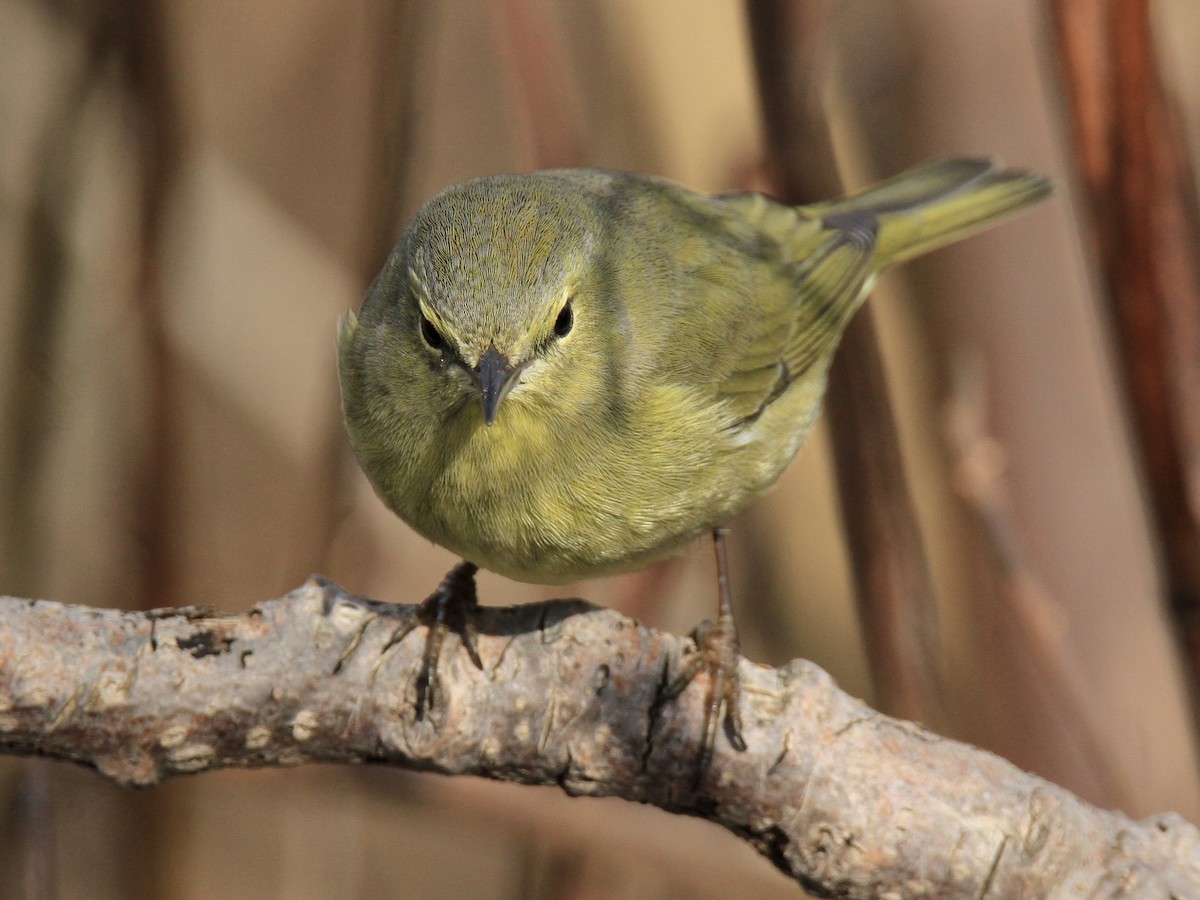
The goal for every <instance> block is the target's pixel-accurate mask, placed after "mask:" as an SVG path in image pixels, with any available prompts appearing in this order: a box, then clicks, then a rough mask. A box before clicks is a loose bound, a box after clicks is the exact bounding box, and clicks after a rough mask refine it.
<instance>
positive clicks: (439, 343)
mask: <svg viewBox="0 0 1200 900" xmlns="http://www.w3.org/2000/svg"><path fill="white" fill-rule="evenodd" d="M421 339H422V340H423V341H425V343H426V344H428V345H429V348H430V349H431V350H439V351H441V350H445V349H446V339H445V338H444V337H442V333H441V332H440V331H438V330H437V328H436V327H435V326H434V324H433V323H432V322H430V321H429V320H428V319H427V318H425V316H424V315H422V316H421Z"/></svg>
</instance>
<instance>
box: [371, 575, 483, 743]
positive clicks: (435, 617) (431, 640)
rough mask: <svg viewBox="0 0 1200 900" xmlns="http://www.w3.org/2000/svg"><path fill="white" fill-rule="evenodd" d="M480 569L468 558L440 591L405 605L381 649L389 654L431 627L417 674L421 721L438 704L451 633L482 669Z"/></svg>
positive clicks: (440, 587)
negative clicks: (440, 662) (445, 646)
mask: <svg viewBox="0 0 1200 900" xmlns="http://www.w3.org/2000/svg"><path fill="white" fill-rule="evenodd" d="M477 571H479V567H478V566H476V565H475V564H474V563H470V562H466V561H465V560H464V561H463V562H460V563H459V564H458V565H457V566H455V567H454V568H453V569H451V570H450V572H449V574H447V575H446V577H445V578H444V579H442V583H441V584H439V585H438V588H437V590H436V591H434V592H433V593H432V594H430V595H429V597H427V598H426V599H425V601H424V602H423V603H421V604H420V605H419V606H417V607H415V608H412V607H409V608H406V610H405V619H404V621H403V622H401V623H400V625H399V626H398V627H397V628H396V630H395V631H393V632H392V636H391V637H390V638H388V641H387V643H386V644H384V645H383V649H382V650H381V651H380V653H386V652H387V651H388V650H390V649H391V648H392V647H393V646H394V645H396V644H398V643H400V642H401V641H402V640H404V639H405V638H406V637H408V635H409V633H410V632H412V631H415V630H416V629H417V628H418V627H419V626H421V625H424V626H425V627H426V628H427V629H429V633H428V634H427V635H426V636H425V654H424V659H423V661H422V663H421V671H420V672H419V673H418V675H417V719H418V720H420V719H423V718H424V717H425V714H426V713H427V712H430V711H431V710H432V709H433V707H434V705H435V697H436V694H437V670H438V658H439V657H440V656H441V653H442V643H443V641H444V640H445V638H446V635H447V634H448V633H449V632H454V633H455V634H457V635H458V636H459V639H460V640H461V641H462V645H463V647H464V649H466V651H467V655H468V656H470V657H471V662H473V663H474V664H475V667H476V668H478V669H480V670H482V669H483V660H482V659H481V658H480V656H479V648H478V646H477V643H476V634H477V631H476V628H475V614H476V612H477V611H478V610H479V598H478V596H477V594H476V593H475V573H476V572H477Z"/></svg>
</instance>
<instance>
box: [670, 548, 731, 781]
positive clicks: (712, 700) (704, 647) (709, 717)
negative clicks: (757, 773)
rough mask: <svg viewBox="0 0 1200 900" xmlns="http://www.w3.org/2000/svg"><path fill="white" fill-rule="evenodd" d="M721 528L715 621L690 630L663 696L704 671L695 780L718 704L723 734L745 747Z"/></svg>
mask: <svg viewBox="0 0 1200 900" xmlns="http://www.w3.org/2000/svg"><path fill="white" fill-rule="evenodd" d="M725 533H726V531H725V529H724V528H714V529H713V549H714V551H715V552H716V557H717V621H716V622H712V621H709V620H707V619H706V620H705V621H703V622H701V623H700V624H699V625H698V626H697V627H696V631H695V632H694V637H695V641H696V652H695V654H693V655H692V656H691V657H690V658H689V659H688V661H687V662H686V663H685V664H684V665H683V667H682V668H681V669H680V671H679V674H678V675H676V676H675V678H674V679H673V680H672V681H671V683H670V684H669V685H667V688H666V691H665V692H664V696H665V698H666V699H667V700H674V699H675V698H676V697H678V696H679V695H680V694H682V693H683V691H684V689H686V688H687V686H688V685H689V684H691V683H692V681H693V679H695V677H696V676H697V675H699V674H700V673H701V672H707V673H708V691H707V693H706V694H705V700H704V743H703V745H702V746H701V750H700V765H699V769H698V771H697V780H698V779H699V778H700V777H702V776H703V775H704V772H705V771H706V770H707V769H708V765H709V763H710V762H711V761H712V756H713V751H714V750H715V748H716V744H717V729H718V728H719V723H720V722H721V708H722V707H724V708H725V719H724V722H725V735H726V737H727V738H728V739H729V743H730V745H731V746H732V747H733V748H734V749H735V750H738V751H743V750H745V749H746V741H745V739H744V738H743V737H742V715H741V711H740V709H739V707H738V704H739V701H740V697H741V686H740V684H739V682H738V673H737V666H738V659H739V658H740V657H741V653H740V652H739V649H738V636H737V626H736V625H735V624H734V622H733V603H732V601H731V600H730V596H729V562H728V560H727V559H726V555H725Z"/></svg>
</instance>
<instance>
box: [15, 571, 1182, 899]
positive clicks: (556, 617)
mask: <svg viewBox="0 0 1200 900" xmlns="http://www.w3.org/2000/svg"><path fill="white" fill-rule="evenodd" d="M407 609H408V608H407V607H398V606H392V605H390V604H385V603H379V602H376V601H372V600H367V599H363V598H359V597H355V596H353V595H350V594H347V593H345V592H344V591H343V590H342V589H341V588H339V587H337V586H336V585H334V584H332V583H331V582H328V581H325V580H324V579H320V578H314V579H312V580H310V581H309V582H308V583H306V584H305V585H304V586H302V587H300V588H299V589H297V590H296V591H293V592H292V593H291V594H289V595H288V596H286V597H283V598H280V599H278V600H271V601H268V602H266V603H263V604H262V605H260V606H258V607H256V608H255V609H253V610H251V611H250V612H248V613H246V614H244V615H240V616H223V615H216V614H213V613H211V612H208V611H205V610H199V609H194V608H189V609H180V610H157V611H152V612H149V613H141V612H122V611H117V610H108V609H92V608H88V607H80V606H67V605H63V604H58V603H52V602H47V601H33V600H20V599H14V598H0V623H2V625H0V751H2V752H5V753H10V754H19V755H33V754H40V755H44V756H50V757H54V758H57V759H64V760H70V761H73V762H76V763H80V764H82V765H85V766H89V767H91V768H94V769H96V770H97V771H99V772H100V773H102V774H104V775H105V776H107V777H109V778H111V779H113V780H114V781H116V782H118V783H120V784H123V785H128V786H134V787H148V786H151V785H155V784H158V783H159V782H161V781H163V780H164V779H166V778H167V777H169V776H172V775H179V774H193V773H198V772H203V771H207V770H211V769H218V768H225V767H249V766H286V765H297V764H300V763H305V762H342V763H362V762H372V763H385V764H388V765H394V766H399V767H402V768H408V769H415V770H426V771H435V772H441V773H444V774H447V775H453V774H465V773H469V774H475V775H483V776H486V777H489V778H495V779H499V780H504V781H516V782H522V783H529V784H557V785H559V786H561V787H562V788H563V790H565V791H566V792H567V793H569V794H575V795H591V796H600V795H613V796H620V797H624V798H626V799H629V800H637V801H640V802H643V803H652V804H654V805H656V806H660V807H662V808H664V809H667V810H671V811H674V812H679V813H686V814H689V815H695V816H701V817H704V818H707V819H710V820H712V821H714V822H717V823H719V824H721V825H723V826H725V827H726V828H728V829H729V830H730V831H732V832H734V833H735V834H737V835H738V836H740V837H742V838H743V839H745V840H747V841H749V842H750V843H751V844H752V845H754V846H755V847H756V848H757V849H758V850H759V851H760V852H762V853H763V854H764V855H766V856H767V857H768V858H769V859H770V860H771V861H772V862H773V863H775V865H776V866H778V867H779V868H780V869H782V870H783V871H785V872H787V873H788V874H790V875H791V876H792V877H794V878H796V879H797V880H798V881H799V882H800V883H802V884H803V885H804V886H805V887H806V888H808V889H809V890H810V891H813V892H815V893H817V894H819V895H823V896H845V897H871V896H880V895H882V894H885V893H887V892H889V891H891V892H897V893H899V894H903V895H904V896H910V897H912V896H938V897H950V896H983V895H985V894H987V895H993V896H1045V895H1050V894H1054V893H1056V892H1059V891H1065V890H1067V889H1068V888H1070V889H1071V890H1075V891H1079V893H1080V895H1081V896H1084V895H1086V896H1115V895H1116V894H1117V893H1118V892H1121V891H1124V892H1127V893H1125V894H1122V896H1128V895H1130V894H1135V895H1138V896H1143V895H1147V894H1150V893H1153V894H1154V895H1155V896H1165V895H1166V894H1168V893H1172V894H1174V895H1176V896H1184V895H1187V896H1200V834H1198V833H1197V831H1196V829H1195V828H1193V827H1192V826H1191V825H1189V824H1187V823H1185V822H1184V821H1183V820H1182V819H1180V818H1179V817H1178V816H1174V815H1165V816H1161V817H1157V818H1155V819H1154V820H1151V821H1147V822H1143V823H1135V822H1133V821H1131V820H1129V819H1126V818H1125V817H1123V816H1121V815H1119V814H1116V813H1110V812H1103V811H1101V810H1098V809H1095V808H1094V807H1091V806H1089V805H1087V804H1085V803H1084V802H1083V801H1081V800H1079V799H1077V798H1075V797H1074V796H1072V795H1071V794H1069V793H1068V792H1066V791H1064V790H1063V789H1061V788H1059V787H1056V786H1054V785H1052V784H1049V783H1048V782H1045V781H1042V780H1040V779H1038V778H1036V777H1034V776H1032V775H1029V774H1026V773H1024V772H1021V771H1019V770H1018V769H1016V768H1015V767H1013V766H1012V765H1010V764H1009V763H1007V762H1005V761H1003V760H1001V759H999V758H998V757H996V756H993V755H992V754H990V753H986V752H984V751H981V750H977V749H974V748H972V747H968V746H966V745H964V744H959V743H956V742H954V741H950V740H946V739H943V738H940V737H937V736H936V735H933V734H931V733H929V732H927V731H925V730H923V729H921V728H919V727H917V726H915V725H912V724H909V723H906V722H902V721H899V720H896V719H890V718H888V717H886V716H883V715H881V714H879V713H876V712H874V711H873V710H871V709H868V708H867V707H866V706H864V705H863V704H862V703H861V702H859V701H858V700H855V699H853V698H851V697H849V696H847V695H846V694H844V693H842V692H841V691H839V690H838V689H837V688H836V687H835V686H834V684H833V683H832V680H831V679H830V678H829V676H828V675H827V674H826V673H825V672H823V671H821V670H820V669H818V668H817V667H816V666H814V665H813V664H811V663H808V662H805V661H795V662H793V663H791V664H789V665H788V666H785V667H783V668H780V669H772V668H769V667H766V666H758V665H754V664H752V663H750V662H746V661H744V662H743V663H742V667H741V672H740V675H741V678H742V685H743V715H744V717H745V728H746V738H747V740H748V742H749V744H750V750H749V751H747V752H745V753H735V752H733V751H731V750H729V749H728V748H727V746H725V745H724V744H723V743H722V745H721V746H719V747H718V751H717V757H716V758H715V760H714V762H713V765H712V767H711V769H710V771H709V772H708V773H707V775H706V776H705V777H703V778H702V779H701V780H700V783H699V785H698V787H696V786H695V777H696V773H695V761H696V760H697V759H698V758H699V757H698V742H699V740H700V737H701V728H700V722H701V720H702V710H701V694H702V693H703V691H702V690H701V689H700V687H694V688H692V689H690V690H689V691H688V692H687V694H686V695H685V697H684V698H682V699H681V700H680V701H678V702H675V703H662V702H661V695H662V690H663V686H664V685H665V684H666V683H667V681H668V680H669V675H670V674H671V673H672V672H674V671H675V670H676V668H677V667H678V664H679V658H680V656H681V655H683V654H685V653H688V652H690V651H691V647H690V645H689V644H688V642H687V641H686V640H685V639H683V638H679V637H675V636H672V635H669V634H665V633H662V632H658V631H654V630H652V629H648V628H644V627H642V626H640V625H638V624H636V623H635V622H632V621H631V620H628V619H625V618H623V617H621V616H620V615H618V614H617V613H615V612H612V611H611V610H607V609H599V608H596V607H593V606H591V605H589V604H587V603H585V602H583V601H581V600H556V601H550V602H546V603H533V604H528V605H523V606H517V607H511V608H505V609H484V610H482V612H481V614H480V621H479V626H480V635H479V650H480V653H481V655H482V656H483V659H484V663H485V666H484V670H483V671H479V670H478V669H476V668H474V667H473V666H472V665H471V664H470V662H469V661H468V660H467V659H466V655H465V654H462V653H459V652H458V647H457V644H456V643H455V642H451V643H450V644H448V645H447V646H446V648H445V649H444V650H443V656H442V665H441V674H440V676H439V682H440V683H439V685H438V687H439V690H440V693H439V698H440V699H441V700H442V702H441V704H440V705H439V706H438V707H436V708H435V710H434V712H433V714H432V715H431V716H429V717H428V718H427V719H425V720H417V719H416V718H415V716H414V712H413V710H414V696H415V687H414V684H415V673H416V671H417V668H418V667H419V666H420V663H421V655H422V651H423V649H424V646H423V645H424V642H423V640H421V631H418V634H417V635H416V636H411V637H408V638H406V639H405V640H403V641H401V642H400V643H398V644H396V645H394V646H392V647H391V648H390V649H387V650H386V652H381V651H382V650H383V648H384V647H385V646H386V645H387V643H388V640H389V638H390V637H391V635H392V633H393V631H394V628H395V625H396V624H397V617H398V616H400V615H403V614H404V613H405V611H406V610H407ZM339 660H341V661H342V664H341V665H340V667H339V665H338V663H339ZM335 669H336V670H337V673H336V674H334V672H335Z"/></svg>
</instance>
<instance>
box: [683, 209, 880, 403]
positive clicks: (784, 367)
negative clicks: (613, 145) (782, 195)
mask: <svg viewBox="0 0 1200 900" xmlns="http://www.w3.org/2000/svg"><path fill="white" fill-rule="evenodd" d="M710 202H712V203H714V204H718V205H719V206H720V207H723V211H724V212H725V216H730V217H731V218H732V221H733V222H734V223H736V224H735V225H734V226H733V227H732V230H731V232H730V233H729V234H727V235H725V238H726V239H729V238H732V239H733V240H734V241H735V242H740V243H742V246H740V247H738V248H737V255H736V257H735V258H734V259H730V258H729V257H727V256H726V257H724V261H723V264H721V265H715V266H714V265H711V264H710V265H707V266H698V267H695V268H693V269H692V270H691V271H690V273H689V274H690V275H692V276H693V277H696V278H699V279H702V280H704V281H705V282H707V284H708V285H716V287H718V288H720V291H713V290H711V288H710V289H709V290H708V291H704V290H701V291H699V292H698V293H702V294H709V295H710V296H713V297H714V298H715V299H714V300H713V301H712V302H708V303H706V304H704V309H703V310H702V311H701V313H702V315H703V316H704V318H705V321H706V325H705V327H706V328H707V329H709V330H710V331H711V330H713V329H712V325H713V321H714V319H715V320H717V321H718V322H720V324H721V325H722V326H723V327H722V328H721V329H720V330H721V331H722V332H723V333H724V335H725V338H726V339H725V341H724V344H723V346H721V347H719V348H710V353H711V354H712V359H711V363H712V365H711V368H710V369H709V374H710V375H711V376H712V378H713V385H714V387H715V390H716V393H717V395H718V397H719V398H720V399H722V400H724V401H725V403H726V404H727V405H728V407H729V408H730V409H731V411H732V412H733V414H734V415H735V416H737V417H738V418H739V419H741V420H753V419H754V418H755V417H757V416H758V414H759V413H761V412H762V411H763V409H765V408H766V406H767V405H768V404H769V403H770V402H771V401H772V400H774V399H775V398H776V397H778V396H779V395H780V394H781V393H782V392H783V390H784V389H785V388H786V387H787V386H788V384H790V383H791V382H792V381H793V380H794V379H796V378H799V377H801V376H802V375H803V374H804V373H806V372H807V371H808V370H809V369H810V368H811V367H812V366H813V365H814V364H823V363H824V362H825V361H826V360H827V359H828V356H829V354H830V353H831V352H832V350H833V348H834V347H835V346H836V345H837V342H838V340H839V339H840V338H841V334H842V329H843V328H844V327H845V324H846V322H847V321H848V319H849V318H850V316H851V315H852V314H853V312H854V310H855V309H856V308H857V307H858V304H859V303H860V302H861V301H862V298H863V296H864V295H865V293H866V291H867V289H868V288H869V286H870V282H871V280H872V277H873V274H874V271H875V270H874V266H873V257H874V248H875V239H876V236H877V231H878V230H877V228H876V220H875V219H874V217H871V216H861V217H857V216H853V217H846V218H845V220H844V221H837V220H834V221H832V222H825V221H822V220H820V219H813V218H810V217H807V216H805V215H803V213H802V212H800V211H798V210H796V209H793V208H790V207H786V206H782V205H780V204H777V203H774V202H773V201H771V200H768V199H766V198H765V197H762V196H760V195H750V194H747V195H736V196H730V197H723V198H714V199H713V200H712V201H710ZM722 218H724V216H723V217H722ZM746 225H748V226H749V227H750V229H751V233H752V239H751V240H750V242H749V243H746V242H745V241H746V229H745V226H746ZM716 258H717V259H722V258H723V255H722V254H717V257H716Z"/></svg>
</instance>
